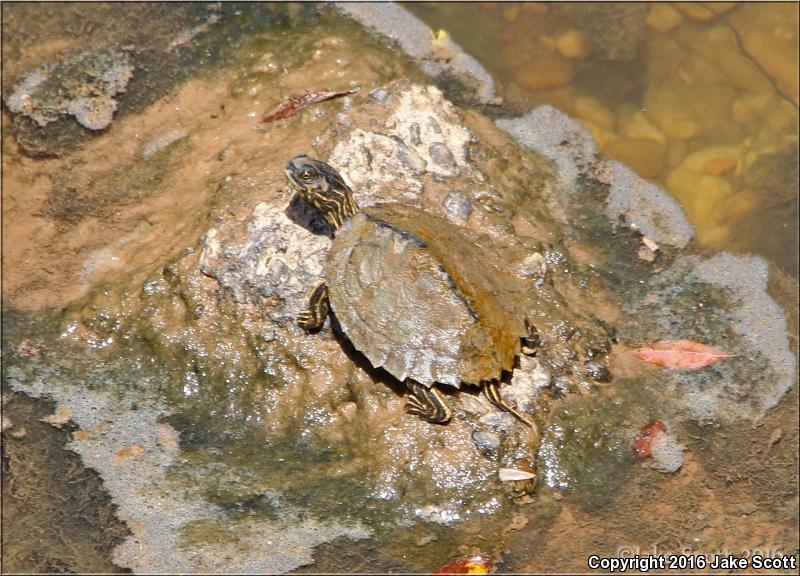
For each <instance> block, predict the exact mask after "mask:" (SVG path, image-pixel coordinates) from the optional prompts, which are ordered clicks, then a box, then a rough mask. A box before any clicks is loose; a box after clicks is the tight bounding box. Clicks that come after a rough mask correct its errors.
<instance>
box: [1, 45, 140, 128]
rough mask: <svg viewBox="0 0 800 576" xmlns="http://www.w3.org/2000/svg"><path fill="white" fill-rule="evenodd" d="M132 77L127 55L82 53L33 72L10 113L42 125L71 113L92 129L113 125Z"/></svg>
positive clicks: (15, 97)
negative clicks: (28, 118) (115, 114)
mask: <svg viewBox="0 0 800 576" xmlns="http://www.w3.org/2000/svg"><path fill="white" fill-rule="evenodd" d="M132 77H133V65H132V64H131V63H130V58H129V57H128V55H127V54H126V53H124V52H118V51H116V50H107V51H105V52H83V53H81V54H78V55H75V56H71V57H68V58H66V59H64V60H62V61H61V62H58V63H48V64H43V65H42V66H40V67H39V68H38V69H36V70H34V71H32V72H30V73H29V74H28V75H27V76H26V77H25V78H24V79H23V80H22V82H21V83H20V84H19V85H18V86H17V87H16V90H15V91H14V93H13V94H11V96H9V97H8V99H7V100H6V104H7V106H8V109H9V110H10V111H11V112H14V113H17V114H22V115H24V116H28V117H30V118H31V119H33V120H34V121H35V122H36V123H37V124H39V125H40V126H46V125H47V124H49V123H51V122H54V121H55V120H57V119H58V118H59V117H60V116H62V115H65V114H69V115H72V116H74V117H75V119H76V120H77V121H78V123H79V124H81V125H82V126H85V127H86V128H89V129H91V130H102V129H103V128H105V127H107V126H108V125H109V124H111V120H112V118H113V116H114V112H115V111H116V110H117V102H116V100H114V97H115V96H116V95H117V94H119V93H121V92H124V91H125V88H126V86H127V85H128V81H130V79H131V78H132Z"/></svg>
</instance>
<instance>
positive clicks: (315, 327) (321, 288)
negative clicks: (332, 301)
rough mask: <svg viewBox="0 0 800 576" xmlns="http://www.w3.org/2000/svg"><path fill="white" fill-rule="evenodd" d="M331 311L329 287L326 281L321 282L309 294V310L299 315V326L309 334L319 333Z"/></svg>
mask: <svg viewBox="0 0 800 576" xmlns="http://www.w3.org/2000/svg"><path fill="white" fill-rule="evenodd" d="M329 311H330V305H329V304H328V287H327V286H326V285H325V281H324V280H320V281H319V282H317V285H316V286H314V288H312V289H311V292H309V293H308V308H306V309H304V310H302V311H301V312H300V313H299V314H298V315H297V325H298V326H300V328H302V329H303V330H305V331H306V332H307V333H311V332H319V331H320V330H322V326H323V325H324V324H325V317H326V316H327V315H328V312H329Z"/></svg>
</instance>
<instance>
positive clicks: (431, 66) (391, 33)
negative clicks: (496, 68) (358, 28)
mask: <svg viewBox="0 0 800 576" xmlns="http://www.w3.org/2000/svg"><path fill="white" fill-rule="evenodd" d="M335 5H336V8H337V9H338V10H339V11H341V12H342V13H344V14H346V15H347V16H349V17H350V18H353V19H355V20H357V21H358V22H361V23H362V24H363V25H365V26H368V27H370V28H372V29H373V30H375V31H377V32H378V33H380V34H383V35H384V36H387V37H389V38H391V39H394V40H395V41H397V42H399V43H400V46H401V48H402V49H403V51H404V52H405V53H406V54H408V55H409V56H411V57H412V58H415V59H417V60H419V61H420V62H421V65H422V68H423V70H425V71H426V72H427V73H428V74H430V75H431V76H441V75H443V74H446V73H450V74H453V75H455V76H457V77H458V78H459V79H461V80H462V81H464V82H465V83H466V85H467V86H469V87H471V88H472V89H473V90H474V91H475V93H476V95H477V98H478V99H479V101H480V102H483V103H489V104H490V103H492V102H493V101H494V99H495V97H496V96H495V90H494V80H493V79H492V76H491V74H489V72H487V71H486V69H485V68H484V67H483V66H482V65H481V64H480V63H479V62H478V61H477V60H476V59H475V58H473V57H472V56H470V55H469V54H467V53H466V52H465V51H464V50H463V49H462V48H461V47H460V46H459V45H458V44H456V43H455V42H453V41H452V40H451V39H450V38H449V37H447V41H446V45H445V46H442V41H441V39H440V37H439V36H437V35H436V34H434V32H433V30H431V29H430V28H429V27H428V26H427V25H426V24H425V23H424V22H422V21H421V20H419V19H418V18H417V17H416V16H414V15H413V14H411V13H410V12H408V11H407V10H406V9H405V8H403V7H402V6H400V5H399V4H391V3H384V2H336V3H335ZM437 40H438V41H437Z"/></svg>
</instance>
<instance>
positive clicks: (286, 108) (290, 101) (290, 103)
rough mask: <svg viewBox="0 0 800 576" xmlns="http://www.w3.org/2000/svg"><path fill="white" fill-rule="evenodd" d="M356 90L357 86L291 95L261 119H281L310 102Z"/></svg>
mask: <svg viewBox="0 0 800 576" xmlns="http://www.w3.org/2000/svg"><path fill="white" fill-rule="evenodd" d="M357 91H358V88H353V89H351V90H336V91H333V92H308V93H307V94H303V95H302V96H291V97H289V98H287V99H286V100H284V101H283V102H281V104H280V105H279V106H278V107H277V108H276V109H275V111H274V112H271V113H270V114H267V115H266V116H264V117H263V118H262V119H261V121H262V122H274V121H275V120H283V119H285V118H289V117H290V116H294V115H295V114H296V113H297V112H299V111H300V110H302V109H303V108H305V107H306V106H310V105H311V104H316V103H317V102H324V101H325V100H331V99H333V98H338V97H339V96H346V95H347V94H352V93H353V92H357Z"/></svg>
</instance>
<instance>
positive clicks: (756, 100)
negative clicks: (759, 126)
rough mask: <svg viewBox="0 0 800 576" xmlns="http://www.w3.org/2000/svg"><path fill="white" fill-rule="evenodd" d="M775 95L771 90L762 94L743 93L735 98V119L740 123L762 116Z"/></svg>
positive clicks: (733, 109)
mask: <svg viewBox="0 0 800 576" xmlns="http://www.w3.org/2000/svg"><path fill="white" fill-rule="evenodd" d="M773 97H774V95H773V94H772V93H771V92H766V93H761V94H743V95H742V96H740V97H739V98H737V99H736V100H734V102H733V105H732V106H731V108H732V111H733V119H734V120H735V121H736V122H738V123H739V124H747V123H749V122H753V121H754V120H757V119H758V118H760V117H761V116H762V114H763V113H764V111H765V110H766V109H767V108H768V107H769V104H770V102H771V101H772V99H773Z"/></svg>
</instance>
